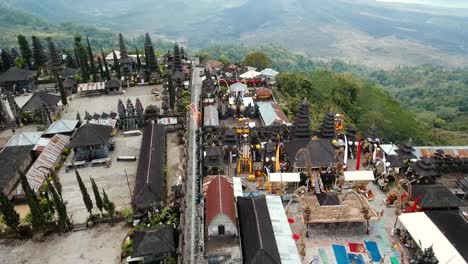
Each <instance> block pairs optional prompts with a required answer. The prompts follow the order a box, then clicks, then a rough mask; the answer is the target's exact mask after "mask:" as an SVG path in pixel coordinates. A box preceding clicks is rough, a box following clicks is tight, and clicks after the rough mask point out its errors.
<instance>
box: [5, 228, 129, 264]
mask: <svg viewBox="0 0 468 264" xmlns="http://www.w3.org/2000/svg"><path fill="white" fill-rule="evenodd" d="M128 231H129V227H127V226H126V225H124V224H123V223H118V224H115V225H108V224H102V225H98V226H95V227H93V228H92V229H87V230H84V231H79V232H71V233H67V234H54V235H51V236H48V237H46V238H44V239H43V240H42V239H41V240H39V239H27V240H17V239H15V240H0V263H24V264H26V263H27V264H44V263H48V264H65V263H76V264H79V263H87V264H111V263H120V246H121V243H122V241H123V239H124V238H125V236H126V234H127V232H128Z"/></svg>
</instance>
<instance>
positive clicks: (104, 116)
mask: <svg viewBox="0 0 468 264" xmlns="http://www.w3.org/2000/svg"><path fill="white" fill-rule="evenodd" d="M108 117H109V114H107V113H106V112H102V114H101V118H102V119H107V118H108Z"/></svg>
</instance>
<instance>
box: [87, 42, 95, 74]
mask: <svg viewBox="0 0 468 264" xmlns="http://www.w3.org/2000/svg"><path fill="white" fill-rule="evenodd" d="M86 42H87V43H88V59H89V64H90V66H91V75H92V76H93V82H97V71H96V64H95V63H94V56H93V51H92V49H91V45H90V44H89V38H88V37H86Z"/></svg>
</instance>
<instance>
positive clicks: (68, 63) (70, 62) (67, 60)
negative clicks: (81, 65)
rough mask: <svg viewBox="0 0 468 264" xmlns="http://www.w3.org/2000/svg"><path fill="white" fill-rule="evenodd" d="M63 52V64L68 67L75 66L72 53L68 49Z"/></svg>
mask: <svg viewBox="0 0 468 264" xmlns="http://www.w3.org/2000/svg"><path fill="white" fill-rule="evenodd" d="M63 53H65V56H66V58H65V65H66V66H67V67H69V68H76V67H77V65H76V63H75V59H74V58H73V55H72V54H71V52H70V51H68V50H64V51H63Z"/></svg>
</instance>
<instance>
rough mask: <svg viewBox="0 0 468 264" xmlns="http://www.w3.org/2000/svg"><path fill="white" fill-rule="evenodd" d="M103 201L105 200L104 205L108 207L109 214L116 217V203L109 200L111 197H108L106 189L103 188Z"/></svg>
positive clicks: (105, 207)
mask: <svg viewBox="0 0 468 264" xmlns="http://www.w3.org/2000/svg"><path fill="white" fill-rule="evenodd" d="M102 201H103V207H104V209H106V211H107V212H108V213H109V215H110V216H111V217H112V218H114V213H115V205H114V203H113V202H111V201H110V200H109V197H107V194H106V191H104V189H102Z"/></svg>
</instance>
